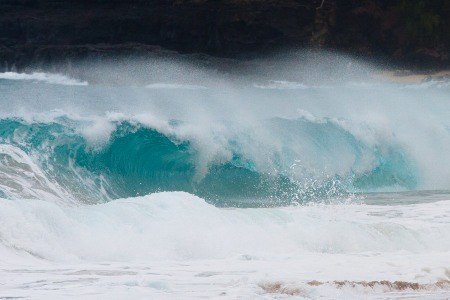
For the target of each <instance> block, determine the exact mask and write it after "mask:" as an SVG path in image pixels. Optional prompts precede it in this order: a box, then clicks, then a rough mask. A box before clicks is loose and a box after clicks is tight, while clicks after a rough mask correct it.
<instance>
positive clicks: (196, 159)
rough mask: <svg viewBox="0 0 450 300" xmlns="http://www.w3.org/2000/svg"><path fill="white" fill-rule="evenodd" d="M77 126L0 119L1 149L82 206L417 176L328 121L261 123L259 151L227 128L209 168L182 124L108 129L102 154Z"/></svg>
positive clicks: (235, 197)
mask: <svg viewBox="0 0 450 300" xmlns="http://www.w3.org/2000/svg"><path fill="white" fill-rule="evenodd" d="M83 122H85V121H76V120H72V119H69V118H67V117H62V118H58V119H55V120H54V121H52V122H48V123H37V122H32V123H28V122H25V121H23V120H20V119H3V120H1V121H0V142H1V143H3V144H10V145H13V146H15V147H18V148H20V149H21V150H22V151H24V152H25V153H27V154H28V155H29V156H30V157H32V159H33V160H34V161H35V162H36V163H37V164H38V165H39V166H40V168H41V169H42V170H43V172H44V173H45V175H46V176H47V178H48V179H49V180H50V181H52V182H56V183H57V184H58V185H59V186H60V187H61V188H62V189H64V190H65V191H67V192H69V193H70V194H72V195H74V197H75V198H78V199H81V200H82V201H85V202H98V201H109V200H111V199H115V198H122V197H132V196H138V195H145V194H149V193H152V192H156V191H186V192H189V193H192V194H196V195H198V196H200V197H202V198H205V199H207V200H208V201H210V202H211V203H214V204H215V205H219V206H261V205H266V206H269V205H285V204H286V205H287V204H292V203H293V202H295V203H304V202H308V201H328V200H330V199H334V198H339V197H343V196H348V195H349V194H350V193H353V192H358V191H362V192H370V191H377V190H380V189H389V188H391V189H399V188H400V189H403V190H411V189H414V188H415V187H416V185H417V177H418V172H417V170H416V169H415V167H414V163H413V162H412V160H411V159H410V158H409V157H408V155H407V154H406V152H405V151H404V150H403V149H402V147H400V146H398V145H395V144H385V145H383V144H380V145H375V147H374V146H373V145H368V144H367V142H363V141H361V140H359V139H358V138H357V137H356V136H354V135H352V134H351V133H349V132H348V131H347V130H345V129H344V128H342V127H341V126H339V125H338V124H336V123H335V122H332V121H330V120H325V121H322V122H313V121H308V120H306V119H303V118H302V119H297V120H288V119H281V118H276V119H270V120H266V121H264V122H263V123H264V126H265V128H266V129H267V130H268V131H270V132H269V133H270V136H276V141H273V144H270V143H265V144H264V143H262V144H259V145H257V146H255V144H257V143H258V140H254V139H253V137H252V136H251V135H249V134H248V132H240V131H239V130H237V129H233V128H232V124H225V125H226V126H228V128H229V130H228V132H231V134H222V135H219V134H218V135H216V136H214V138H213V139H212V140H217V139H219V138H220V139H221V146H222V147H221V148H220V149H219V150H217V149H216V150H215V151H216V152H217V151H219V152H220V153H221V152H224V153H225V154H223V153H222V154H220V155H219V154H217V153H215V154H214V155H213V156H214V157H213V158H212V159H206V158H205V156H206V154H205V153H211V151H210V148H213V145H208V144H205V143H199V141H198V140H199V137H198V136H195V135H190V136H187V135H183V134H181V132H183V126H184V125H185V124H182V123H181V122H176V121H172V122H171V123H170V130H169V132H170V133H163V131H162V130H157V129H155V128H151V127H148V126H144V125H143V124H138V123H135V122H128V121H121V122H110V123H111V124H112V125H113V130H112V132H111V134H110V136H109V139H107V141H105V142H104V143H103V144H102V145H101V146H100V147H98V146H97V147H93V146H92V143H91V142H89V140H88V139H87V138H86V136H85V135H83V134H82V132H81V131H80V130H79V128H81V127H83V124H82V123H83ZM275 144H276V145H277V147H275V146H274V145H275ZM216 148H217V147H216ZM250 148H251V149H250ZM336 165H337V167H336ZM205 166H206V170H204V169H205ZM330 166H335V169H331V168H330ZM261 199H263V200H261Z"/></svg>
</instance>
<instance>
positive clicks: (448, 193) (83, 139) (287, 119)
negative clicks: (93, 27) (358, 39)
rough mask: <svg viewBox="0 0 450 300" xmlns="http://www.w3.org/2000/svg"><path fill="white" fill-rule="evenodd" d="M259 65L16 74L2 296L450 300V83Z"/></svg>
mask: <svg viewBox="0 0 450 300" xmlns="http://www.w3.org/2000/svg"><path fill="white" fill-rule="evenodd" d="M249 66H250V67H249ZM249 66H247V67H246V68H242V69H239V68H236V69H232V68H231V67H230V68H231V69H230V70H231V71H230V70H224V69H223V66H221V65H216V64H211V63H205V62H204V61H201V59H200V60H192V58H190V59H186V58H183V57H180V58H177V59H173V58H170V59H169V58H160V57H159V58H153V59H149V58H145V59H131V58H122V59H119V58H118V59H116V60H109V61H107V60H104V61H88V62H86V61H85V62H83V61H80V62H78V63H71V64H70V65H64V64H61V65H59V66H51V67H48V68H43V67H42V66H40V67H39V68H38V67H35V68H34V69H30V70H29V71H24V72H16V71H14V70H8V71H7V72H3V73H0V107H1V110H0V299H21V298H24V299H198V298H213V299H215V298H222V299H285V298H286V299H291V298H292V299H448V298H449V297H450V181H449V178H450V156H449V155H448V153H449V151H450V118H449V116H450V101H449V100H450V99H449V95H450V85H449V84H448V82H447V81H446V80H445V79H443V80H430V81H426V82H422V83H411V84H405V83H402V84H399V83H394V82H390V81H389V80H387V79H386V80H383V78H380V76H375V75H376V74H378V73H377V72H379V71H380V67H377V66H376V65H372V64H368V63H364V62H361V61H357V60H355V59H352V58H349V57H345V56H342V55H337V54H329V53H328V54H327V53H322V54H320V55H313V56H312V57H311V56H308V55H306V56H305V55H304V54H298V53H291V54H289V55H285V54H284V55H281V56H276V57H272V58H270V59H267V58H266V59H260V60H255V61H252V62H251V63H250V65H249Z"/></svg>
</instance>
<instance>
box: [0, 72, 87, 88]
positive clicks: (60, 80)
mask: <svg viewBox="0 0 450 300" xmlns="http://www.w3.org/2000/svg"><path fill="white" fill-rule="evenodd" d="M0 79H6V80H30V81H38V82H45V83H49V84H59V85H78V86H86V85H88V82H87V81H79V80H77V79H74V78H70V77H67V76H64V75H61V74H52V73H44V72H33V73H30V74H28V73H16V72H5V73H0Z"/></svg>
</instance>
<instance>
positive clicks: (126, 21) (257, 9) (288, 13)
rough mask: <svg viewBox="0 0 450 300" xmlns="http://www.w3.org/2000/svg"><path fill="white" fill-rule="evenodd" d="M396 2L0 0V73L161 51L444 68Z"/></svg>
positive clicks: (441, 45) (443, 53)
mask: <svg viewBox="0 0 450 300" xmlns="http://www.w3.org/2000/svg"><path fill="white" fill-rule="evenodd" d="M411 1H413V0H411ZM414 1H416V2H417V1H418V0H414ZM414 1H413V2H414ZM435 1H442V0H435ZM384 2H386V3H384ZM403 2H404V1H401V0H392V1H384V0H368V1H356V0H353V1H352V0H158V1H156V0H2V1H0V64H3V65H5V68H10V67H11V66H12V65H14V66H15V67H16V68H22V67H24V66H27V65H29V64H32V63H35V62H36V61H51V60H58V59H67V58H83V57H86V56H92V55H93V56H103V55H104V56H107V55H111V54H120V53H145V52H154V51H161V50H160V47H162V48H165V49H170V50H175V51H178V52H182V53H207V54H210V55H213V56H222V57H249V56H250V57H251V56H254V55H255V54H259V53H263V52H264V51H270V50H273V49H277V48H280V47H281V48H285V47H288V48H289V47H294V48H298V47H301V48H303V47H315V48H333V49H338V50H344V51H349V52H353V53H355V52H356V53H360V54H364V55H369V56H370V55H384V56H387V57H394V58H397V59H406V60H411V59H412V60H414V59H415V57H416V58H419V60H418V62H419V63H423V62H426V61H431V62H436V63H438V64H442V63H448V52H447V51H448V48H449V45H450V43H449V41H447V40H445V39H444V40H442V39H443V38H441V40H437V41H433V42H432V43H431V42H425V43H424V42H423V40H422V41H421V43H419V42H417V41H416V40H414V39H413V38H410V36H408V34H410V33H408V32H407V30H406V29H405V26H406V25H405V24H403V23H402V22H403V21H402V20H403V19H402V12H401V10H400V8H401V7H403V6H401V3H403ZM440 22H441V23H442V21H440ZM433 24H434V23H433ZM425 25H427V24H425ZM447 36H448V35H447ZM447 39H450V38H448V37H447ZM421 58H422V60H423V61H422V62H421V61H420V59H421Z"/></svg>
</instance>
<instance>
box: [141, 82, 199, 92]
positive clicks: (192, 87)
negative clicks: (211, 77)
mask: <svg viewBox="0 0 450 300" xmlns="http://www.w3.org/2000/svg"><path fill="white" fill-rule="evenodd" d="M145 87H146V88H148V89H183V90H203V89H207V87H205V86H202V85H190V84H179V83H164V82H158V83H151V84H148V85H146V86H145Z"/></svg>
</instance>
